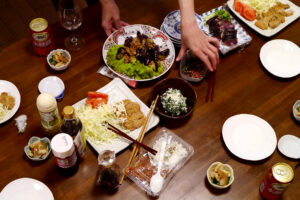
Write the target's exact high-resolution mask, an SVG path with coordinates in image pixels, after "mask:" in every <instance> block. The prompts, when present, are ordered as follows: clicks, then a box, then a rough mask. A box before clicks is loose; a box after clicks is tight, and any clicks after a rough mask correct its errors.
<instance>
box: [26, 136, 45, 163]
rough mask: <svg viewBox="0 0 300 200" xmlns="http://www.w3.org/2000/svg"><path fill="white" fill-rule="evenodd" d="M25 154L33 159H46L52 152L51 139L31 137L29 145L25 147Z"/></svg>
mask: <svg viewBox="0 0 300 200" xmlns="http://www.w3.org/2000/svg"><path fill="white" fill-rule="evenodd" d="M24 151H25V154H26V155H27V157H28V158H29V159H31V160H35V161H40V160H45V159H46V158H47V157H48V156H49V154H50V152H51V147H50V140H49V139H48V138H46V137H45V138H39V137H35V136H34V137H31V138H30V140H29V142H28V145H27V146H25V148H24Z"/></svg>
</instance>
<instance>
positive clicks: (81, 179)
mask: <svg viewBox="0 0 300 200" xmlns="http://www.w3.org/2000/svg"><path fill="white" fill-rule="evenodd" d="M293 2H294V3H296V4H297V5H300V0H293ZM223 3H225V1H224V0H223V1H197V2H196V4H195V7H196V12H197V13H199V14H200V13H203V12H206V11H208V10H210V9H212V8H215V7H218V6H220V5H221V4H223ZM118 4H119V7H120V10H121V16H122V19H123V20H124V21H127V22H129V23H131V24H148V25H152V26H155V27H160V25H161V23H162V21H163V19H164V17H165V16H166V15H167V14H168V13H169V12H171V11H173V10H175V9H178V5H177V3H175V1H171V0H152V1H148V0H138V1H133V0H128V1H121V0H120V1H118ZM100 10H101V9H100V5H98V4H96V5H94V6H91V7H89V8H88V9H87V10H85V11H84V22H83V25H82V27H81V28H80V29H79V30H78V32H80V34H81V35H83V36H84V37H85V40H86V45H85V47H84V48H83V49H82V50H80V51H78V52H71V54H72V62H71V65H70V67H69V68H68V69H67V70H66V71H64V72H54V71H53V70H51V69H50V68H49V67H48V66H47V63H46V59H45V57H39V56H36V55H35V54H34V52H33V49H32V46H31V45H32V44H31V40H30V37H29V36H28V37H27V38H24V39H22V40H20V41H19V42H16V43H15V44H13V45H11V46H9V47H7V48H5V49H3V51H2V52H1V53H0V60H1V62H0V79H4V80H8V81H11V82H13V83H14V84H15V85H16V86H17V87H18V89H19V91H20V93H21V106H20V108H19V110H18V112H17V113H16V115H15V116H18V115H20V114H26V115H27V116H28V125H27V129H26V131H25V133H24V134H23V135H18V133H17V129H16V127H15V125H14V123H15V122H14V118H12V119H11V120H9V121H8V122H6V123H4V124H1V126H0V177H1V178H0V190H2V188H4V186H5V185H6V184H8V183H9V182H11V181H13V180H14V179H18V178H21V177H30V178H34V179H38V180H40V181H42V182H44V183H45V184H46V185H47V186H48V187H49V188H50V189H51V191H52V192H53V195H54V197H55V199H84V200H88V199H148V197H147V195H146V194H145V192H144V191H142V190H141V189H139V188H138V187H137V186H136V185H135V184H134V183H132V182H130V181H128V180H127V181H125V182H124V183H123V185H122V186H121V187H120V188H119V190H118V192H116V193H115V194H107V193H103V192H101V191H100V190H98V189H97V188H96V187H95V177H96V172H97V168H98V165H97V153H95V152H94V151H93V150H92V149H91V147H90V146H89V147H88V148H87V151H86V157H85V160H84V162H83V163H81V164H80V167H79V170H78V172H77V173H76V174H75V175H74V176H72V177H67V178H66V177H64V176H62V175H61V174H60V173H59V172H58V171H57V168H56V165H55V161H54V159H53V156H52V155H51V157H50V158H49V159H48V160H47V161H45V162H32V161H30V160H29V159H28V158H27V157H26V156H25V154H24V150H23V149H24V146H25V145H26V144H27V142H28V140H29V138H30V137H31V136H40V137H42V136H44V134H43V130H42V127H41V124H40V117H39V114H38V110H37V108H36V98H37V96H38V94H39V93H38V89H37V85H38V83H39V81H40V80H41V79H42V78H43V77H45V76H49V75H56V76H58V77H60V78H61V79H62V80H63V81H64V83H65V86H66V90H65V97H64V99H63V100H62V101H61V102H58V107H59V109H60V111H61V110H62V108H63V106H65V105H72V104H74V103H75V102H77V101H79V100H81V99H83V98H85V97H86V95H87V92H88V91H93V90H97V89H99V88H101V87H102V86H104V85H105V84H107V83H108V82H110V79H108V78H106V77H103V76H102V75H99V74H98V73H97V70H98V69H99V67H100V65H101V63H102V46H103V43H104V41H105V39H106V36H105V34H104V31H103V30H102V28H101V12H100ZM238 21H239V22H240V24H241V25H242V26H243V27H244V28H245V29H246V30H247V32H248V33H249V34H250V35H251V36H252V38H253V40H252V42H251V44H250V45H249V46H247V47H246V48H245V49H243V50H242V51H236V52H232V53H229V54H228V55H226V56H223V57H222V58H221V63H220V65H219V66H218V73H217V82H216V88H215V98H214V102H213V103H211V102H209V103H205V95H206V90H207V85H208V79H206V80H204V81H203V82H201V83H199V84H192V85H193V87H194V89H195V90H196V92H197V95H198V100H197V103H196V108H195V110H194V112H193V114H192V116H191V117H190V118H188V119H187V120H184V121H182V122H178V123H172V122H169V121H167V120H161V122H160V124H159V125H158V126H157V127H156V128H155V129H153V130H152V131H151V132H150V133H149V134H148V135H147V136H146V137H145V140H144V142H145V143H146V144H147V143H149V142H150V141H151V140H152V139H153V138H154V136H155V135H156V133H157V132H158V131H159V129H160V128H161V127H167V128H168V129H170V130H172V131H173V132H174V133H176V134H177V135H178V136H179V137H181V138H183V139H184V140H185V141H186V142H188V143H189V144H191V145H192V146H193V147H194V149H195V154H194V156H193V157H192V158H191V160H190V161H189V162H188V163H187V164H186V165H185V166H184V167H183V168H182V169H181V170H180V171H179V172H178V173H177V174H176V176H175V177H174V178H173V179H172V181H171V182H170V184H169V185H168V186H167V188H166V190H165V191H164V192H163V193H162V194H161V196H160V199H188V200H189V199H260V198H261V197H260V194H259V184H260V182H261V180H262V179H263V178H264V176H265V174H266V172H267V170H268V169H269V168H270V167H271V166H272V165H273V164H275V163H277V162H285V163H288V164H290V165H291V166H293V167H294V166H295V165H296V161H295V160H290V159H287V158H286V157H284V156H282V155H281V154H279V152H278V150H277V149H276V150H275V152H274V154H272V156H270V157H269V158H267V159H265V160H263V161H260V162H246V161H243V160H241V159H238V158H237V157H235V156H234V155H232V154H231V153H230V152H229V151H228V150H227V148H226V146H225V145H224V142H223V140H222V137H221V130H222V125H223V123H224V121H225V120H226V119H227V118H228V117H230V116H232V115H235V114H240V113H249V114H254V115H257V116H259V117H261V118H263V119H265V120H266V121H268V122H269V123H270V124H271V126H272V127H273V128H274V130H275V132H276V135H277V139H279V138H280V137H281V136H283V135H285V134H292V135H296V136H298V137H299V136H300V126H299V123H297V122H296V121H295V120H293V117H292V114H291V109H292V106H293V104H294V102H295V101H296V100H297V99H299V94H300V87H299V85H300V79H299V78H298V77H295V78H292V79H279V78H276V77H274V76H272V75H271V74H269V73H268V72H267V71H266V70H264V68H263V66H262V65H261V63H260V60H259V51H260V48H261V47H262V45H263V44H264V43H265V42H267V41H269V40H271V39H277V38H281V39H287V40H290V41H292V42H294V43H296V44H298V45H299V44H300V37H299V33H300V32H299V30H300V23H299V20H298V21H296V22H294V23H292V24H291V25H289V27H287V28H286V29H285V30H283V31H281V32H280V33H279V34H277V35H276V36H274V37H272V38H264V37H262V36H260V35H258V34H257V33H255V32H254V31H253V30H251V29H249V28H248V27H247V26H245V25H244V24H243V23H242V22H241V21H240V20H238ZM51 29H52V31H53V33H54V34H53V36H54V40H55V43H56V46H57V47H60V48H63V39H64V38H65V37H66V36H67V35H68V34H69V32H68V31H66V30H64V29H63V28H62V27H61V26H60V25H59V24H56V25H54V26H52V27H51ZM178 66H179V65H178V63H174V65H173V67H172V69H171V70H170V72H169V73H168V74H167V75H166V76H164V77H163V78H166V77H177V76H179V71H178ZM283 67H284V66H283ZM157 81H158V80H155V81H150V82H146V83H142V84H139V86H138V88H137V89H133V92H134V93H135V94H136V95H137V96H138V97H139V98H140V99H141V100H142V101H143V102H145V103H148V100H149V93H150V92H151V88H152V86H153V85H154V84H155V83H156V82H157ZM148 105H149V103H148ZM130 153H131V149H130V148H128V149H126V150H125V151H123V152H121V153H120V154H119V155H118V157H117V163H118V164H119V165H120V166H121V167H124V166H125V164H126V162H127V160H128V158H129V156H130ZM215 161H221V162H223V163H228V164H230V165H231V166H232V167H233V169H234V173H235V181H234V183H233V185H232V186H231V187H230V189H228V190H225V191H216V190H213V189H212V188H210V187H209V184H208V182H207V181H206V170H207V168H208V166H209V165H210V164H211V163H212V162H215ZM299 188H300V171H299V169H298V170H295V179H294V182H293V184H291V185H290V187H289V188H288V189H287V190H286V192H285V194H284V196H283V198H284V199H297V197H298V198H299V196H300V190H299Z"/></svg>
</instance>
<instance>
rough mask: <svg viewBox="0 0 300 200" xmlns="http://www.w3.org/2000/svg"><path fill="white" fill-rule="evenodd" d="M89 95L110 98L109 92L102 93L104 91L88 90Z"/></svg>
mask: <svg viewBox="0 0 300 200" xmlns="http://www.w3.org/2000/svg"><path fill="white" fill-rule="evenodd" d="M88 97H90V98H103V99H108V94H105V93H102V92H92V91H90V92H88Z"/></svg>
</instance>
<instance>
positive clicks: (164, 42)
mask: <svg viewBox="0 0 300 200" xmlns="http://www.w3.org/2000/svg"><path fill="white" fill-rule="evenodd" d="M137 31H140V32H141V33H142V34H145V35H147V36H148V37H149V38H151V39H153V40H154V42H155V44H157V45H158V46H159V49H160V50H164V49H166V48H168V49H169V50H170V53H169V56H168V57H167V58H166V59H165V60H163V61H161V64H162V65H163V67H164V72H163V73H161V74H160V75H158V76H154V77H152V78H150V79H142V80H137V79H134V78H132V77H128V76H126V75H125V74H121V73H119V72H117V71H115V70H113V69H112V68H111V67H110V66H108V64H107V60H106V55H107V52H108V50H109V48H110V47H111V46H112V45H120V44H124V41H125V39H126V37H130V36H131V37H136V36H137ZM102 55H103V60H104V62H105V64H106V65H107V66H108V68H109V69H110V70H111V71H112V72H114V73H115V74H117V75H118V76H120V77H122V78H125V79H128V80H134V81H149V80H153V79H156V78H158V77H161V76H162V75H164V74H165V73H167V71H169V69H170V68H171V66H172V64H173V62H174V59H175V49H174V45H173V43H172V42H171V40H170V39H169V38H168V36H166V35H165V34H164V33H163V32H161V31H160V30H159V29H157V28H154V27H152V26H148V25H142V24H135V25H129V26H125V27H123V28H122V29H121V30H117V31H115V32H113V33H112V34H111V35H110V36H109V37H108V38H107V39H106V41H105V42H104V45H103V50H102Z"/></svg>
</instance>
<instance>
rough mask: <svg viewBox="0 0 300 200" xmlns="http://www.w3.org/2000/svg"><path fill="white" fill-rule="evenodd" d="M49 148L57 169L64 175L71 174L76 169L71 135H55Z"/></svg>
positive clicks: (76, 163) (75, 157)
mask: <svg viewBox="0 0 300 200" xmlns="http://www.w3.org/2000/svg"><path fill="white" fill-rule="evenodd" d="M51 149H52V153H53V155H54V158H55V162H56V165H57V166H58V168H59V170H60V171H61V172H62V173H63V174H64V175H73V174H74V173H75V172H76V171H77V169H78V162H77V160H78V159H77V155H76V151H75V146H74V143H73V139H72V137H71V136H70V135H68V134H66V133H59V134H57V135H55V136H54V137H53V138H52V140H51Z"/></svg>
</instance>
